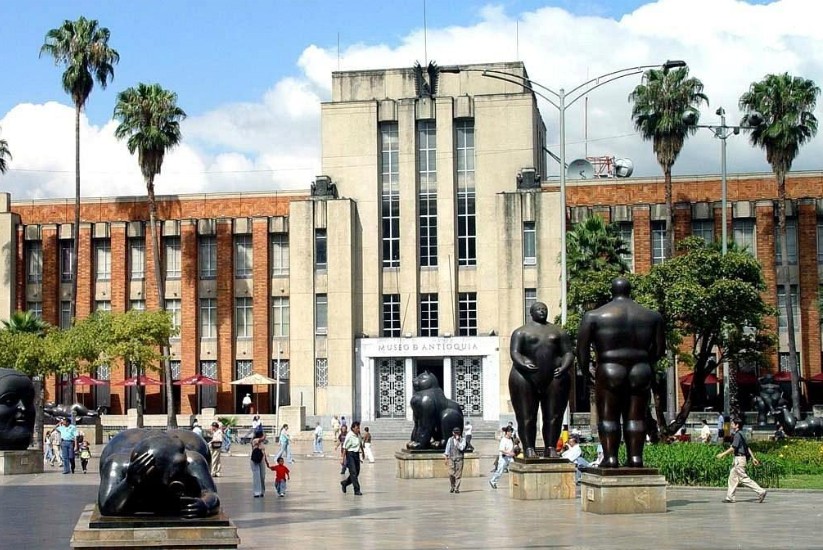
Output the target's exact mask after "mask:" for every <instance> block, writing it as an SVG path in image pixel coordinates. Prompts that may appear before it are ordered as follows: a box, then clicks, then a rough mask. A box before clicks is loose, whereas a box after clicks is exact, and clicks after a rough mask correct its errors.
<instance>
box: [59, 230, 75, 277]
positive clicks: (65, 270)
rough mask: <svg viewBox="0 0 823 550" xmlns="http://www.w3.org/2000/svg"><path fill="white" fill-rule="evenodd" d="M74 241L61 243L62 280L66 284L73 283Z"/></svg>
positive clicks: (62, 241)
mask: <svg viewBox="0 0 823 550" xmlns="http://www.w3.org/2000/svg"><path fill="white" fill-rule="evenodd" d="M71 247H72V241H68V240H61V241H60V280H61V281H62V282H64V283H68V282H71V259H72V256H73V255H74V251H73V250H72V248H71Z"/></svg>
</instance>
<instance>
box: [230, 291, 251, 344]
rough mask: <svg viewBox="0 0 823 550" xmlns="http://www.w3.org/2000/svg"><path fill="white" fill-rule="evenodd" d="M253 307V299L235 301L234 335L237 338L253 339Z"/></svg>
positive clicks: (237, 299)
mask: <svg viewBox="0 0 823 550" xmlns="http://www.w3.org/2000/svg"><path fill="white" fill-rule="evenodd" d="M252 313H253V305H252V299H251V298H236V299H235V301H234V334H235V337H236V338H251V337H252V336H254V333H253V332H252V329H253V325H252Z"/></svg>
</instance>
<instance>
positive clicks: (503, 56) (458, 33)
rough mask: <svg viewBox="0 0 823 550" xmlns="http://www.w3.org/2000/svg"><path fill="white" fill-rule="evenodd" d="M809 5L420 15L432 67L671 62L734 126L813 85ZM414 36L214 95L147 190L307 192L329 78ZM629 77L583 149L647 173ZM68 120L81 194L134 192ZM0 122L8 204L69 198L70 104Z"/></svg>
mask: <svg viewBox="0 0 823 550" xmlns="http://www.w3.org/2000/svg"><path fill="white" fill-rule="evenodd" d="M809 8H810V2H809V0H780V1H777V2H772V3H771V4H768V5H749V4H746V3H745V2H742V1H737V0H692V1H691V2H683V1H682V0H659V1H657V2H653V3H648V4H646V5H644V6H641V7H640V8H638V9H637V10H636V11H635V12H633V13H631V14H628V15H626V16H624V17H623V18H621V19H620V20H613V19H605V18H602V17H594V16H586V17H584V16H576V15H572V14H570V13H568V12H566V11H564V10H562V9H560V8H553V7H546V8H541V9H538V10H535V11H532V12H529V13H522V14H509V13H507V12H505V11H504V9H503V8H501V7H498V6H490V7H487V8H485V9H483V10H482V11H481V13H480V20H479V22H478V23H476V24H473V25H471V26H452V27H446V28H436V24H435V25H432V24H431V22H430V25H429V29H428V33H427V37H426V38H427V40H426V45H427V47H426V53H427V55H428V58H429V59H433V60H436V61H437V62H438V63H439V64H441V65H446V64H461V63H481V62H494V61H511V60H517V59H519V60H522V61H524V62H525V63H526V67H527V69H528V71H529V74H530V76H531V78H532V79H533V80H534V81H535V82H540V83H542V84H545V85H547V86H550V87H551V88H554V89H558V88H560V87H565V88H566V89H567V90H569V89H572V88H574V87H575V86H576V85H577V84H579V83H581V82H584V81H586V80H587V79H589V78H591V77H593V76H596V75H600V74H604V73H608V72H611V71H613V70H615V69H619V68H622V67H631V66H636V65H643V64H648V63H660V62H663V61H665V60H666V59H684V60H686V61H687V62H688V63H689V66H690V69H691V73H692V75H693V76H695V77H697V78H700V79H701V80H702V81H703V83H704V84H705V92H706V94H707V95H708V96H709V98H710V101H711V105H710V106H709V107H705V108H704V109H703V116H702V120H701V122H703V123H716V122H717V121H718V117H717V116H716V115H715V114H714V111H715V109H716V108H717V107H719V106H723V107H725V109H726V112H727V115H728V122H729V123H732V124H734V123H737V122H738V121H739V120H740V113H739V112H738V109H737V100H738V98H739V96H740V94H741V93H742V92H744V91H745V90H746V89H747V88H748V86H749V84H750V83H751V82H752V81H755V80H758V79H760V78H762V77H763V76H764V75H765V74H767V73H770V72H783V71H787V72H789V73H792V74H796V75H800V76H803V77H806V78H811V79H812V80H815V81H816V82H817V83H818V84H821V85H823V28H821V27H820V26H819V25H818V24H817V22H816V20H815V18H814V17H810V14H811V12H810V9H809ZM518 21H519V22H518ZM423 43H424V37H423V31H422V29H416V30H413V31H410V32H408V33H407V34H406V35H405V36H402V37H401V38H400V39H399V40H398V41H397V43H395V44H369V43H366V42H360V43H356V44H350V45H347V46H345V47H344V48H343V49H342V50H341V52H340V54H339V56H338V52H337V50H336V48H334V49H332V48H327V49H324V48H321V47H318V46H316V45H307V46H306V48H305V49H304V50H303V52H302V54H301V55H300V57H299V59H297V60H295V62H296V66H297V68H298V70H299V74H298V75H297V76H294V77H289V78H284V79H282V80H280V81H278V82H274V83H273V84H272V85H271V87H270V88H269V90H268V91H266V92H265V93H264V94H263V95H262V96H261V97H260V98H259V100H257V101H253V102H246V103H227V104H225V105H224V106H222V107H220V108H218V109H215V110H213V111H211V112H207V113H204V114H201V115H197V116H191V117H190V118H189V119H187V120H186V121H185V122H184V125H183V132H184V143H183V145H182V146H181V147H179V148H178V149H176V150H175V151H173V152H172V153H171V154H170V155H169V156H168V159H167V162H166V163H165V165H164V169H163V175H162V176H160V178H158V181H157V187H158V193H161V194H163V193H170V192H177V193H179V192H205V191H229V190H256V189H276V188H303V189H305V188H307V187H308V184H309V182H310V181H311V179H312V178H313V176H314V175H316V174H318V173H320V166H319V162H320V119H319V113H320V101H322V100H326V99H328V97H329V95H330V85H331V72H332V71H335V70H338V69H342V70H353V69H369V68H370V69H374V68H384V67H402V66H411V65H412V64H413V63H414V61H415V60H419V61H420V62H421V63H422V62H424V61H425V58H424V56H425V54H424V47H423ZM286 62H288V60H286ZM638 82H639V76H632V77H628V78H625V79H623V80H620V81H618V82H614V83H610V84H608V85H605V86H603V87H602V88H599V89H597V90H596V91H594V92H592V93H591V94H590V96H589V101H588V138H589V143H588V154H589V155H598V154H604V155H605V154H608V155H616V156H618V157H624V156H625V157H629V158H631V159H632V160H634V163H635V166H636V171H635V173H636V174H638V175H658V174H659V168H658V167H657V165H656V163H655V160H654V157H653V155H652V152H651V145H650V144H648V143H644V142H642V141H641V140H640V139H639V137H638V136H637V135H636V132H635V131H634V129H633V127H632V123H631V120H630V118H629V116H630V105H629V103H628V101H627V96H628V94H629V93H630V92H631V90H632V88H633V87H634V86H635V85H636V84H637V83H638ZM583 107H584V102H583V101H582V100H581V101H579V102H578V103H577V104H576V105H574V106H572V107H571V108H569V109H568V111H567V149H568V151H567V155H568V157H569V158H570V159H573V158H577V157H579V156H582V155H583V154H584V150H585V149H584V145H583V136H584V124H583V120H584V109H583ZM541 111H542V112H543V116H544V119H545V121H546V124H547V126H548V127H549V145H550V146H551V147H552V148H553V149H554V150H555V151H557V132H556V129H557V112H556V110H555V109H554V108H553V107H551V106H549V105H548V104H545V103H541ZM819 111H820V109H818V112H819ZM818 117H819V118H820V115H818ZM81 124H82V132H83V144H82V147H83V158H82V170H83V172H82V177H83V194H84V195H86V196H97V195H115V194H142V193H143V192H144V188H143V182H142V179H141V177H140V175H139V171H138V169H137V162H136V160H135V159H134V158H133V157H130V156H129V155H128V153H127V151H126V148H125V145H124V144H123V143H119V142H117V141H116V140H115V139H114V138H113V128H114V123H109V124H107V125H105V126H103V127H94V126H90V125H89V124H88V122H87V121H86V119H85V117H83V119H82V120H81ZM0 127H2V128H3V137H4V139H7V140H8V142H9V147H10V149H11V151H12V154H13V155H14V161H13V163H12V164H11V166H10V168H11V170H10V171H9V173H8V174H6V175H5V176H4V177H3V178H2V180H0V181H2V185H3V187H4V188H5V189H10V190H11V191H12V193H13V194H14V196H15V197H16V198H23V197H35V196H52V197H55V196H57V197H70V196H72V195H73V189H74V185H73V184H74V152H73V151H74V147H73V143H74V112H73V109H72V108H71V107H69V106H64V105H59V104H56V103H47V104H45V105H30V104H25V105H18V106H17V107H15V108H14V109H12V110H11V111H9V112H8V113H7V114H6V115H5V116H4V117H3V119H2V120H0ZM821 139H823V138H817V139H815V140H814V141H813V142H812V143H810V144H809V145H807V146H806V147H804V149H803V150H802V152H801V155H800V157H799V158H798V159H797V161H796V162H795V165H794V168H795V169H814V168H817V169H819V168H820V166H819V164H817V163H816V162H815V160H814V159H815V158H816V157H817V151H818V150H819V149H820V141H821ZM728 145H729V150H728V162H729V171H730V172H752V171H764V170H768V165H767V164H766V163H765V155H764V153H763V152H762V151H760V150H755V149H753V148H751V147H750V146H749V144H748V141H747V138H746V137H745V136H743V135H741V136H737V137H733V138H730V139H729V142H728ZM718 149H719V147H718V142H717V140H715V139H714V138H713V137H712V136H711V133H710V132H709V131H708V130H700V131H699V132H698V134H697V135H695V136H694V137H692V138H690V139H689V141H688V142H687V143H686V146H685V147H684V149H683V151H682V153H681V156H680V159H679V160H678V162H677V164H676V165H675V168H674V171H675V173H677V174H692V173H707V172H713V173H716V172H717V171H718V170H719V151H718ZM553 169H554V170H553V171H554V172H555V173H556V171H557V166H556V165H554V166H553Z"/></svg>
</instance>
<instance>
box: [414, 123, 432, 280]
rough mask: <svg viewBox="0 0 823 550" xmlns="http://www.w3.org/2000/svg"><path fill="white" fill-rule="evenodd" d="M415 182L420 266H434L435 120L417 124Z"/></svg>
mask: <svg viewBox="0 0 823 550" xmlns="http://www.w3.org/2000/svg"><path fill="white" fill-rule="evenodd" d="M417 183H418V188H419V192H418V198H417V202H418V212H419V216H420V223H419V231H420V241H419V244H420V265H421V267H435V266H436V265H437V133H436V127H435V121H433V120H421V121H420V122H418V123H417Z"/></svg>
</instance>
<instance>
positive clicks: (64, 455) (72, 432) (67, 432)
mask: <svg viewBox="0 0 823 550" xmlns="http://www.w3.org/2000/svg"><path fill="white" fill-rule="evenodd" d="M57 431H58V432H59V433H60V457H61V459H62V460H63V473H64V474H73V473H74V469H75V467H76V466H75V462H74V456H75V454H74V448H75V439H77V426H76V425H75V424H74V416H72V422H71V424H69V419H68V418H65V417H63V418H62V419H61V420H60V425H59V426H58V427H57Z"/></svg>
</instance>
